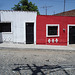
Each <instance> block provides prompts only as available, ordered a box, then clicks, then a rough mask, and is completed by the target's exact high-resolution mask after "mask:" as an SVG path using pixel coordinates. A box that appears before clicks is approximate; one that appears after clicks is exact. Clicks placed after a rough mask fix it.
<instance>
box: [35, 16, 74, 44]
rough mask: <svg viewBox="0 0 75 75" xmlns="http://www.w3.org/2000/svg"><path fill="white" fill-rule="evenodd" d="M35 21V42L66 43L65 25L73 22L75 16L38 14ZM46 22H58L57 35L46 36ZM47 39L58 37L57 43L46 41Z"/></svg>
mask: <svg viewBox="0 0 75 75" xmlns="http://www.w3.org/2000/svg"><path fill="white" fill-rule="evenodd" d="M36 23H37V24H36V44H44V45H67V25H68V24H75V17H68V16H46V15H38V16H37V22H36ZM46 24H59V33H60V35H59V37H46ZM63 28H64V29H66V30H65V31H63ZM48 39H50V40H52V39H54V40H56V39H58V43H56V42H55V41H54V43H52V42H51V43H48Z"/></svg>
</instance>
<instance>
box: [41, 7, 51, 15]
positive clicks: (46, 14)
mask: <svg viewBox="0 0 75 75" xmlns="http://www.w3.org/2000/svg"><path fill="white" fill-rule="evenodd" d="M51 7H52V6H43V7H41V8H45V10H46V15H47V8H51Z"/></svg>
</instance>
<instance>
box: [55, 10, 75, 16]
mask: <svg viewBox="0 0 75 75" xmlns="http://www.w3.org/2000/svg"><path fill="white" fill-rule="evenodd" d="M55 16H75V9H74V10H70V11H66V12H62V13H58V14H55Z"/></svg>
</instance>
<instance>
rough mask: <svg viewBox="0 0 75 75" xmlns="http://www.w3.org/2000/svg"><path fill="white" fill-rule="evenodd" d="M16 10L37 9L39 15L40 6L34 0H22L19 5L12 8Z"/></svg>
mask: <svg viewBox="0 0 75 75" xmlns="http://www.w3.org/2000/svg"><path fill="white" fill-rule="evenodd" d="M12 9H13V10H15V11H37V14H38V15H39V14H40V13H39V11H38V7H37V6H36V5H35V4H32V2H28V0H21V1H20V2H19V3H18V4H17V5H14V7H13V8H12Z"/></svg>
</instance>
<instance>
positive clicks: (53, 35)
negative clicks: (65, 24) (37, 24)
mask: <svg viewBox="0 0 75 75" xmlns="http://www.w3.org/2000/svg"><path fill="white" fill-rule="evenodd" d="M46 37H59V35H50V36H46Z"/></svg>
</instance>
